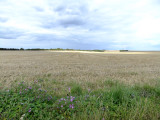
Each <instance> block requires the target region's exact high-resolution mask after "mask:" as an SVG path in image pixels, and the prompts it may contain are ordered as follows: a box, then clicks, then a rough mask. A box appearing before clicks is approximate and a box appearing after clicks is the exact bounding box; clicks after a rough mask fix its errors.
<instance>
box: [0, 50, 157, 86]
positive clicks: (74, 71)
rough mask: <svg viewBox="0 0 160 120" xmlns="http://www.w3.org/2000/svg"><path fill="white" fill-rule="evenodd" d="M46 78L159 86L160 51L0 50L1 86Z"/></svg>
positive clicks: (98, 84) (63, 80) (62, 80)
mask: <svg viewBox="0 0 160 120" xmlns="http://www.w3.org/2000/svg"><path fill="white" fill-rule="evenodd" d="M44 77H47V78H48V79H49V80H50V81H54V80H56V81H61V82H65V83H66V82H71V81H74V82H78V83H80V84H81V85H84V86H86V83H90V87H94V88H99V87H101V85H102V84H103V81H105V80H107V79H112V80H117V81H120V82H124V83H125V84H129V85H134V84H140V85H141V84H145V83H147V84H150V85H155V84H156V83H157V79H158V78H160V52H103V53H100V52H99V53H98V52H54V51H0V83H1V88H4V87H9V86H10V85H11V83H13V82H15V81H22V80H23V81H26V82H30V81H34V80H36V79H39V78H44ZM50 86H52V84H50Z"/></svg>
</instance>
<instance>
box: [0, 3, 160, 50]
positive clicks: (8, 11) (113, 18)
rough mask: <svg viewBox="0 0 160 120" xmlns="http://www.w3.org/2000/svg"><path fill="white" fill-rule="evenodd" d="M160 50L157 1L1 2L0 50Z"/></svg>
mask: <svg viewBox="0 0 160 120" xmlns="http://www.w3.org/2000/svg"><path fill="white" fill-rule="evenodd" d="M2 47H4V48H5V47H9V48H11V47H12V48H21V47H23V48H72V49H108V50H119V49H129V50H160V0H0V48H2Z"/></svg>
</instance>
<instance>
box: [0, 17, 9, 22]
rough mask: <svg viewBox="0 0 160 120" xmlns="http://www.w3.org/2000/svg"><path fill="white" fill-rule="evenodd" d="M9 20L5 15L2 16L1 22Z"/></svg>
mask: <svg viewBox="0 0 160 120" xmlns="http://www.w3.org/2000/svg"><path fill="white" fill-rule="evenodd" d="M7 21H8V19H7V18H5V17H0V22H7Z"/></svg>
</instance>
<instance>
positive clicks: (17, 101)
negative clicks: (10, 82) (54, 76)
mask: <svg viewBox="0 0 160 120" xmlns="http://www.w3.org/2000/svg"><path fill="white" fill-rule="evenodd" d="M43 82H44V81H43V80H41V81H35V82H34V84H32V85H28V84H27V83H24V82H21V83H19V84H18V85H14V87H13V88H11V89H10V90H1V91H0V119H2V120H5V119H21V120H22V119H24V120H28V119H31V120H34V119H35V120H39V119H75V120H88V119H90V120H97V119H101V120H108V119H125V120H129V119H130V120H142V119H143V120H151V119H154V120H158V119H160V85H157V86H155V87H153V86H152V87H151V86H149V85H144V86H141V87H140V86H134V87H129V86H126V85H123V84H121V83H118V82H113V81H111V80H107V81H105V82H104V84H105V85H106V86H107V87H105V88H103V89H96V90H94V89H93V90H92V89H85V88H82V87H81V85H80V84H76V83H73V84H71V85H72V86H71V87H69V88H64V89H67V90H66V91H64V92H63V94H62V95H57V94H55V93H54V94H52V93H51V92H48V91H47V90H45V89H43V88H42V85H41V84H43Z"/></svg>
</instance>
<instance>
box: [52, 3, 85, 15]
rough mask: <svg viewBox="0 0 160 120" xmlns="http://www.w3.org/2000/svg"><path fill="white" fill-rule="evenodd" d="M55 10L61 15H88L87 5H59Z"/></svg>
mask: <svg viewBox="0 0 160 120" xmlns="http://www.w3.org/2000/svg"><path fill="white" fill-rule="evenodd" d="M54 10H55V11H56V12H58V13H59V14H60V15H85V14H86V13H88V8H87V6H86V4H74V3H73V4H69V5H59V6H57V7H56V8H55V9H54Z"/></svg>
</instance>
